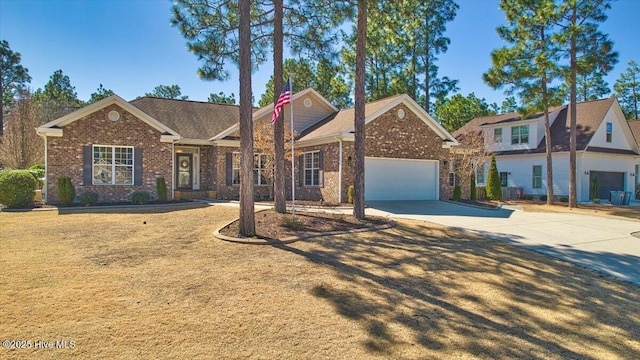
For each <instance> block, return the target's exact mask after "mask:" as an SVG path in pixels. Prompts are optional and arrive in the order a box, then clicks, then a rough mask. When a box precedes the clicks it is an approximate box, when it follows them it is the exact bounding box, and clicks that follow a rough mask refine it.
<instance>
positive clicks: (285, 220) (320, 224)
mask: <svg viewBox="0 0 640 360" xmlns="http://www.w3.org/2000/svg"><path fill="white" fill-rule="evenodd" d="M255 222H256V237H257V238H264V239H284V238H287V237H291V236H299V235H303V234H312V233H321V232H332V231H351V230H357V229H363V228H369V227H373V226H379V225H385V224H388V223H389V222H390V220H389V219H386V218H380V217H372V216H367V217H366V218H365V219H364V220H358V219H356V218H355V217H354V216H353V215H346V214H331V213H322V212H299V211H296V214H295V219H294V218H292V215H291V213H290V212H288V213H287V214H280V213H277V212H275V211H273V210H265V211H260V212H257V213H256V214H255ZM238 225H239V224H238V220H236V221H234V222H232V223H231V224H229V225H228V226H226V227H224V228H222V229H221V230H220V233H221V234H222V235H226V236H233V237H237V236H238V230H239V227H238Z"/></svg>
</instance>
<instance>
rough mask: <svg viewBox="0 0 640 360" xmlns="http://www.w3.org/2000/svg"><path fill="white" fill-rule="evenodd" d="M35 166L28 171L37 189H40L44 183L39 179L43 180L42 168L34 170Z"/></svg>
mask: <svg viewBox="0 0 640 360" xmlns="http://www.w3.org/2000/svg"><path fill="white" fill-rule="evenodd" d="M35 166H36V165H34V166H32V167H30V168H29V170H28V171H29V173H30V174H31V175H32V176H33V178H34V179H36V182H37V186H38V189H42V187H43V186H44V182H43V181H42V180H41V179H42V178H44V168H42V169H41V168H36V167H35Z"/></svg>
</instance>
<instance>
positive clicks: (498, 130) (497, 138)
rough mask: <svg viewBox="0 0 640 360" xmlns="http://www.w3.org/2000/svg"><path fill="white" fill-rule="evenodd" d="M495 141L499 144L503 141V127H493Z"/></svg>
mask: <svg viewBox="0 0 640 360" xmlns="http://www.w3.org/2000/svg"><path fill="white" fill-rule="evenodd" d="M493 141H494V142H495V143H497V144H499V143H501V142H502V128H495V129H493Z"/></svg>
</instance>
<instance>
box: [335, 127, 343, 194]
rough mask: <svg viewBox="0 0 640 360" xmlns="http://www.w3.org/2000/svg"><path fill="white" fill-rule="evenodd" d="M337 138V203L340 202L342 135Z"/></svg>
mask: <svg viewBox="0 0 640 360" xmlns="http://www.w3.org/2000/svg"><path fill="white" fill-rule="evenodd" d="M336 139H338V144H339V145H338V159H339V160H338V203H342V137H336Z"/></svg>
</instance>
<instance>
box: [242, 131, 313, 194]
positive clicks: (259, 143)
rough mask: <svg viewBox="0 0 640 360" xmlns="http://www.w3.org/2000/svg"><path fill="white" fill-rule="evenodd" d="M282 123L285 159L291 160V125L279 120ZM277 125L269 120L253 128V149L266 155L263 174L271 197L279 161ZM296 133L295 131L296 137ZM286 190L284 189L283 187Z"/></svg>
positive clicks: (296, 154)
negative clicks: (275, 143) (275, 145)
mask: <svg viewBox="0 0 640 360" xmlns="http://www.w3.org/2000/svg"><path fill="white" fill-rule="evenodd" d="M278 121H279V122H281V123H284V126H283V129H284V146H283V155H282V157H283V159H284V161H288V162H291V126H290V125H289V122H287V121H282V120H278ZM274 130H275V126H274V125H271V124H270V123H269V122H268V121H260V122H257V121H256V122H255V123H254V129H253V150H254V151H255V152H256V154H264V155H266V156H265V158H264V159H263V162H262V166H263V169H262V174H263V176H264V177H265V179H266V180H267V182H268V184H269V199H273V198H274V196H273V195H274V186H275V184H274V182H275V176H276V164H277V163H278V161H279V160H278V159H277V158H276V156H275V147H274V136H273V133H274ZM295 136H296V133H295V132H294V137H295ZM301 154H302V151H300V150H297V149H296V152H295V156H298V155H301ZM284 161H283V163H282V167H283V169H284V165H285V164H284ZM283 191H284V189H283Z"/></svg>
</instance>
